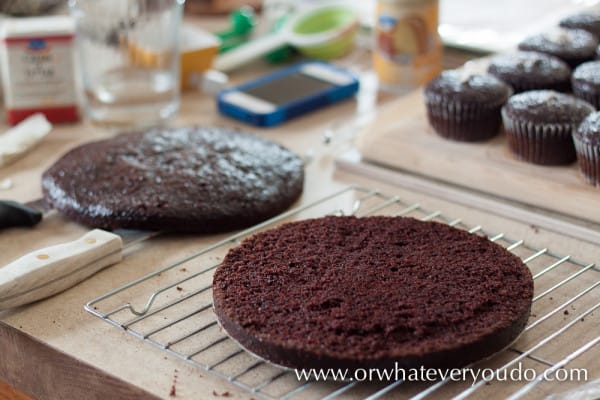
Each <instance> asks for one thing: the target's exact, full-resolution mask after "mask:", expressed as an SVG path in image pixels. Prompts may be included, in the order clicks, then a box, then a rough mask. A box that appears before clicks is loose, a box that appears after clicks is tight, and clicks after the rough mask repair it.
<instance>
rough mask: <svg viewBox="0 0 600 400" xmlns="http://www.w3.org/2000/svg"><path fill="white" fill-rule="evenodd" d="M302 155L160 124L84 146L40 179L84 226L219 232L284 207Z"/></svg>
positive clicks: (296, 187) (242, 137)
mask: <svg viewBox="0 0 600 400" xmlns="http://www.w3.org/2000/svg"><path fill="white" fill-rule="evenodd" d="M303 179H304V171H303V163H302V160H301V159H300V158H299V157H298V156H296V155H294V154H293V153H292V152H290V151H289V150H287V149H285V148H284V147H282V146H280V145H278V144H276V143H273V142H271V141H269V140H266V139H263V138H259V137H257V136H253V135H250V134H245V133H239V132H235V131H231V130H226V129H221V128H210V127H184V128H171V129H166V128H156V129H152V130H148V131H145V132H137V133H131V134H123V135H119V136H116V137H114V138H112V139H108V140H102V141H98V142H93V143H88V144H84V145H82V146H79V147H77V148H75V149H73V150H71V151H69V152H68V153H67V154H65V155H64V156H63V157H62V158H60V159H59V160H58V161H57V162H56V163H55V164H54V165H52V166H51V167H50V168H49V169H48V170H47V171H46V172H44V175H43V177H42V188H43V192H44V197H45V199H46V200H47V201H48V202H49V203H50V204H51V205H52V206H54V207H55V208H56V209H57V210H59V211H60V212H62V213H64V214H66V215H67V216H69V217H71V218H72V219H74V220H76V221H79V222H81V223H84V224H86V225H90V226H95V227H102V228H109V229H114V228H132V229H151V230H169V231H193V232H206V233H208V232H221V231H228V230H232V229H238V228H242V227H245V226H249V225H252V224H255V223H257V222H259V221H262V220H264V219H267V218H269V217H272V216H274V215H276V214H278V213H280V212H282V211H283V210H285V209H287V208H288V207H289V206H290V205H291V204H292V203H293V202H294V201H295V200H296V199H297V198H298V197H299V196H300V194H301V192H302V186H303Z"/></svg>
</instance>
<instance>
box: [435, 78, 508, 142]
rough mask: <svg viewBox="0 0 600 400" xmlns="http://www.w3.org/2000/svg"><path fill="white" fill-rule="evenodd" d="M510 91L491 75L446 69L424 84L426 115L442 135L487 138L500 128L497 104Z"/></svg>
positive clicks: (504, 100)
mask: <svg viewBox="0 0 600 400" xmlns="http://www.w3.org/2000/svg"><path fill="white" fill-rule="evenodd" d="M511 93H512V90H511V88H510V87H509V86H508V85H506V84H505V83H504V82H502V81H501V80H499V79H498V78H495V77H493V76H491V75H478V74H470V73H468V72H467V71H460V70H451V71H445V72H443V73H442V74H441V75H440V76H438V77H437V78H435V79H434V80H433V81H431V82H430V83H429V84H428V85H427V86H426V88H425V103H426V106H427V118H428V119H429V123H430V124H431V126H432V127H433V129H434V130H435V131H436V132H437V133H438V134H439V135H440V136H442V137H444V138H447V139H451V140H457V141H463V142H477V141H482V140H486V139H489V138H491V137H493V136H495V135H496V134H497V133H498V130H499V128H500V123H501V118H500V108H502V105H504V103H506V100H507V99H508V98H509V97H510V95H511Z"/></svg>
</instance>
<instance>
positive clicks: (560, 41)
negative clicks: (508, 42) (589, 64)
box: [519, 28, 598, 68]
mask: <svg viewBox="0 0 600 400" xmlns="http://www.w3.org/2000/svg"><path fill="white" fill-rule="evenodd" d="M597 47H598V39H597V38H596V37H595V36H594V35H592V34H591V33H589V32H587V31H584V30H582V29H564V28H556V29H554V30H552V31H549V32H546V33H541V34H538V35H533V36H530V37H528V38H526V39H525V40H523V41H522V42H521V43H519V50H525V51H539V52H540V53H546V54H550V55H551V56H555V57H558V58H560V59H561V60H563V61H564V62H566V63H567V64H569V66H570V67H571V68H575V67H577V66H578V65H579V64H581V63H584V62H586V61H590V60H592V59H593V58H594V56H595V54H596V48H597Z"/></svg>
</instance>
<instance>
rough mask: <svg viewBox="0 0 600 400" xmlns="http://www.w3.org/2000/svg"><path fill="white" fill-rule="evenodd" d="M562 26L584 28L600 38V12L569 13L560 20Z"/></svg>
mask: <svg viewBox="0 0 600 400" xmlns="http://www.w3.org/2000/svg"><path fill="white" fill-rule="evenodd" d="M560 26H562V27H563V28H567V29H583V30H584V31H588V32H589V33H591V34H592V35H594V36H596V37H597V38H598V39H600V12H589V13H579V14H574V15H569V16H568V17H566V18H563V19H562V20H561V21H560Z"/></svg>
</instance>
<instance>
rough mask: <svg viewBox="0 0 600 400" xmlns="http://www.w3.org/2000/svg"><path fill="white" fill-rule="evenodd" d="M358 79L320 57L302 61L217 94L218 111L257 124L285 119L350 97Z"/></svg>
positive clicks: (356, 87)
mask: <svg viewBox="0 0 600 400" xmlns="http://www.w3.org/2000/svg"><path fill="white" fill-rule="evenodd" d="M358 87H359V85H358V80H357V79H356V77H355V76H354V75H353V74H352V73H350V72H349V71H347V70H345V69H343V68H340V67H337V66H334V65H331V64H328V63H326V62H322V61H306V62H302V63H299V64H295V65H292V66H290V67H286V68H284V69H282V70H279V71H276V72H274V73H271V74H268V75H266V76H263V77H261V78H259V79H257V80H254V81H251V82H247V83H245V84H243V85H240V86H236V87H234V88H231V89H227V90H224V91H223V92H221V93H219V95H218V96H217V106H218V108H219V111H220V112H221V113H222V114H225V115H228V116H230V117H233V118H236V119H239V120H240V121H244V122H246V123H249V124H252V125H257V126H275V125H278V124H280V123H282V122H285V121H287V120H289V119H292V118H295V117H298V116H300V115H302V114H306V113H308V112H310V111H313V110H317V109H319V108H322V107H325V106H327V105H329V104H333V103H337V102H338V101H342V100H344V99H347V98H349V97H352V96H354V95H355V94H356V92H357V91H358Z"/></svg>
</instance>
